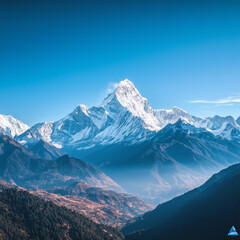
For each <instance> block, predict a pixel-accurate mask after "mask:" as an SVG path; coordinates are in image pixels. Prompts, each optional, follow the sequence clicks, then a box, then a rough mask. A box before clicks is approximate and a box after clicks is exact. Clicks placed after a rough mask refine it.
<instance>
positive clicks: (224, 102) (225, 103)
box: [190, 94, 240, 107]
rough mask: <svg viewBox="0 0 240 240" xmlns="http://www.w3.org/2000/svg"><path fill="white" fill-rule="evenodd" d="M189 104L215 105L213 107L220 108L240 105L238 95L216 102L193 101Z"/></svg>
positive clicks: (239, 95)
mask: <svg viewBox="0 0 240 240" xmlns="http://www.w3.org/2000/svg"><path fill="white" fill-rule="evenodd" d="M190 103H205V104H215V105H214V107H222V106H233V105H234V104H236V103H240V94H238V95H235V96H229V97H226V98H222V99H217V100H213V101H212V100H193V101H190Z"/></svg>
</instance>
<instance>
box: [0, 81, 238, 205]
mask: <svg viewBox="0 0 240 240" xmlns="http://www.w3.org/2000/svg"><path fill="white" fill-rule="evenodd" d="M16 121H17V120H16ZM239 123H240V118H238V119H234V118H233V117H231V116H227V117H220V116H215V117H209V118H202V117H196V116H192V115H191V114H189V113H187V112H186V111H184V110H182V109H180V108H178V107H173V108H172V109H170V110H165V109H158V110H155V109H153V108H152V107H151V105H150V104H149V102H148V101H147V99H146V98H144V97H142V96H141V94H140V93H139V91H138V90H137V88H136V87H135V86H134V84H133V83H132V82H131V81H129V80H127V79H126V80H123V81H121V82H120V83H119V84H118V86H117V87H116V89H115V90H114V91H113V92H112V93H110V94H109V95H108V96H107V97H106V98H105V99H104V100H103V102H102V104H101V105H100V106H97V107H91V108H88V107H86V106H85V105H82V104H81V105H78V106H77V107H76V108H75V109H74V111H73V112H72V113H70V114H69V115H67V116H66V117H64V118H62V119H60V120H58V121H56V122H44V123H38V124H35V125H34V126H32V127H31V128H27V127H26V128H27V129H26V131H22V133H21V131H20V129H17V130H16V129H15V128H16V126H15V125H14V124H13V125H12V130H11V132H17V133H18V134H15V136H14V139H15V140H16V141H18V142H19V143H21V144H23V145H24V146H25V147H26V148H28V150H30V151H32V152H33V153H34V154H35V155H36V156H38V157H40V158H44V159H49V160H54V159H56V158H58V157H60V156H62V155H64V154H65V153H67V154H69V155H71V156H74V157H76V158H80V159H84V160H85V161H87V162H89V163H91V164H93V165H94V166H95V167H97V168H100V169H101V170H102V171H103V172H105V173H107V175H109V176H110V177H111V178H112V179H114V180H115V181H116V182H117V183H118V184H120V185H121V186H122V187H123V188H124V190H125V191H127V192H130V193H132V194H136V195H138V196H140V197H142V198H144V199H145V200H148V201H150V202H152V203H154V204H156V203H159V202H163V201H166V200H169V199H171V198H172V197H175V196H177V195H179V194H182V193H183V192H186V191H188V190H190V189H193V188H194V187H197V186H200V185H201V184H202V183H204V182H205V181H206V180H207V179H208V178H209V177H210V176H211V175H212V174H214V173H215V172H217V171H219V170H221V169H223V168H225V167H227V166H229V165H231V164H233V163H237V162H239V150H238V149H239V146H240V141H239V140H240V126H239ZM2 125H4V124H2V123H1V121H0V126H2ZM5 125H6V123H5ZM8 126H11V124H10V123H8ZM0 129H2V128H0ZM143 174H144V175H145V176H146V177H145V179H144V181H143V179H142V178H141V176H142V175H143Z"/></svg>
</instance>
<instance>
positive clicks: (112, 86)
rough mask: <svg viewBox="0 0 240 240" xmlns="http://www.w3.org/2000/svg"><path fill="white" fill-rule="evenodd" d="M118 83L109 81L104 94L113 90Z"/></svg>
mask: <svg viewBox="0 0 240 240" xmlns="http://www.w3.org/2000/svg"><path fill="white" fill-rule="evenodd" d="M118 84H119V83H114V82H110V83H109V84H108V87H107V90H106V94H110V93H112V92H114V90H115V89H116V88H117V86H118Z"/></svg>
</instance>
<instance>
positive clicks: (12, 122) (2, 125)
mask: <svg viewBox="0 0 240 240" xmlns="http://www.w3.org/2000/svg"><path fill="white" fill-rule="evenodd" d="M27 129H29V126H28V125H26V124H24V123H23V122H21V121H19V120H17V119H15V118H14V117H12V116H10V115H9V116H5V115H2V114H0V133H2V134H5V135H9V136H10V137H14V136H17V135H20V134H21V133H23V132H25V131H26V130H27Z"/></svg>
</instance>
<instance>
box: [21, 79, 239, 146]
mask: <svg viewBox="0 0 240 240" xmlns="http://www.w3.org/2000/svg"><path fill="white" fill-rule="evenodd" d="M179 119H182V120H183V121H185V122H187V123H189V124H191V125H193V126H195V127H197V128H205V129H207V130H208V131H210V132H212V133H213V134H214V135H219V136H221V137H226V138H228V139H230V137H231V136H232V134H231V133H229V131H226V130H225V128H226V126H227V125H228V124H230V125H231V126H232V127H233V129H235V130H236V131H235V130H233V131H235V133H234V135H235V137H234V139H238V138H239V139H240V135H239V137H237V136H236V134H237V131H240V127H239V125H238V123H237V122H236V121H235V120H234V119H233V117H231V116H228V117H220V116H215V117H213V118H200V117H195V116H192V115H191V114H189V113H187V112H185V111H184V110H182V109H180V108H178V107H173V108H172V109H170V110H164V109H159V110H153V109H152V107H151V106H150V104H149V103H148V101H147V99H146V98H144V97H142V96H141V94H140V93H139V91H138V90H137V89H136V87H135V86H134V84H133V83H132V82H131V81H129V80H127V79H125V80H123V81H121V82H120V83H119V84H118V85H117V87H116V89H115V90H114V91H113V92H112V93H111V94H109V95H108V96H107V97H106V98H105V99H104V100H103V102H102V104H101V105H100V106H98V107H91V108H88V107H86V106H85V105H82V104H81V105H78V106H77V107H76V108H75V110H74V111H73V112H72V113H70V114H69V115H67V116H66V117H64V118H62V119H60V120H59V121H56V122H48V123H40V124H36V125H34V126H33V127H32V128H30V129H29V130H27V131H26V132H25V133H23V134H22V135H20V136H18V137H16V140H18V141H20V142H21V143H23V144H32V143H36V142H38V141H39V140H40V139H42V140H44V141H45V142H48V143H52V144H53V145H55V146H56V147H59V148H61V147H63V148H64V149H65V150H66V149H68V148H72V149H77V150H81V149H87V148H91V147H93V146H97V145H106V144H112V143H119V142H122V141H124V142H126V143H128V144H134V143H136V142H142V141H144V140H146V139H149V138H151V137H152V136H154V135H155V133H156V132H158V131H159V130H161V129H162V128H164V127H165V126H166V125H167V124H169V123H170V124H173V123H175V122H177V121H178V120H179Z"/></svg>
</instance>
